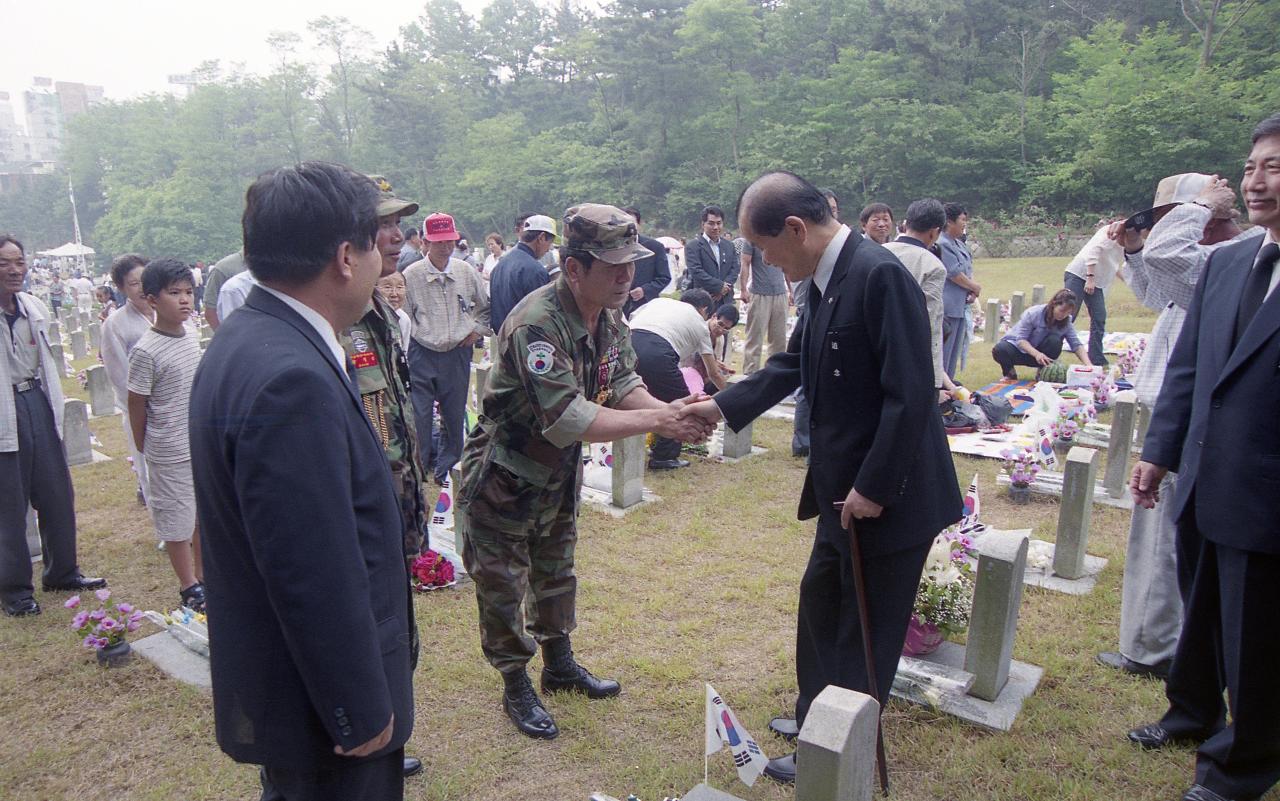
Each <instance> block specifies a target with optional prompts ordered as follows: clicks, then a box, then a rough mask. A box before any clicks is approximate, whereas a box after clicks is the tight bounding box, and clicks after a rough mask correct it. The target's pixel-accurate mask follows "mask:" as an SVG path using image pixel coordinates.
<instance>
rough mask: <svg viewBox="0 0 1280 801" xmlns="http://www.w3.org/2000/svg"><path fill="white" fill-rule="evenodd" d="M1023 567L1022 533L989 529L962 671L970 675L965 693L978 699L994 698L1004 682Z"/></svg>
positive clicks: (1024, 541) (1024, 544) (1015, 627)
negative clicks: (971, 683)
mask: <svg viewBox="0 0 1280 801" xmlns="http://www.w3.org/2000/svg"><path fill="white" fill-rule="evenodd" d="M1026 569H1027V535H1026V534H1015V533H1014V532H1009V531H993V532H991V533H990V534H988V535H987V536H986V537H984V538H983V540H982V550H981V551H980V552H979V554H978V576H977V581H976V583H975V585H974V590H973V611H972V612H971V613H970V616H969V636H968V639H967V645H966V646H965V651H964V669H965V670H966V671H968V672H969V673H972V674H973V676H974V681H973V686H972V687H971V688H970V689H969V694H970V695H973V696H975V697H977V698H981V699H982V700H984V701H995V700H996V698H998V697H999V695H1000V691H1001V690H1003V689H1004V686H1005V684H1007V683H1008V681H1009V664H1010V662H1011V661H1012V660H1013V639H1014V635H1015V634H1016V633H1017V630H1018V609H1019V607H1020V606H1021V604H1022V577H1023V574H1024V573H1025V572H1026Z"/></svg>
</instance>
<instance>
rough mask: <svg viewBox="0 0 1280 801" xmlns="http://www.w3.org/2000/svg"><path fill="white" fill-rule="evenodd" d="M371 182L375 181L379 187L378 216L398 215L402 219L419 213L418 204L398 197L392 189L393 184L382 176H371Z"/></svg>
mask: <svg viewBox="0 0 1280 801" xmlns="http://www.w3.org/2000/svg"><path fill="white" fill-rule="evenodd" d="M369 180H370V181H373V182H374V184H376V185H377V187H378V192H379V196H378V216H379V217H387V216H390V215H392V214H398V215H400V216H401V217H408V216H410V215H411V214H415V213H416V212H417V211H418V204H417V203H413V202H410V201H408V200H401V199H400V198H398V197H396V195H395V191H394V190H393V189H392V188H391V184H390V183H389V182H388V181H387V179H386V178H383V177H382V176H381V175H370V176H369Z"/></svg>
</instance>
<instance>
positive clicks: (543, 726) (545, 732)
mask: <svg viewBox="0 0 1280 801" xmlns="http://www.w3.org/2000/svg"><path fill="white" fill-rule="evenodd" d="M502 680H503V682H504V683H505V684H506V689H505V690H504V691H503V693H502V710H503V711H504V712H506V713H507V717H509V718H511V722H512V723H514V724H516V728H517V729H519V730H520V733H521V734H524V735H525V736H527V737H533V738H534V739H537V740H554V739H555V738H556V737H557V736H559V734H560V729H558V728H556V722H555V720H554V719H553V718H552V717H551V713H550V712H548V711H547V709H546V707H544V706H543V705H542V699H540V698H538V694H537V693H536V692H534V691H533V683H532V682H530V681H529V674H527V673H525V672H524V670H523V669H522V670H520V671H518V672H516V673H504V674H502Z"/></svg>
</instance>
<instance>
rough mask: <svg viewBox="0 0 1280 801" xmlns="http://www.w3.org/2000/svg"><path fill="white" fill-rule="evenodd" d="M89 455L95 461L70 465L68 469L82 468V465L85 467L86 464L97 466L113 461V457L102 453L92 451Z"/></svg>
mask: <svg viewBox="0 0 1280 801" xmlns="http://www.w3.org/2000/svg"><path fill="white" fill-rule="evenodd" d="M89 454H90V455H91V456H92V457H93V461H91V462H80V464H68V467H80V465H85V464H97V463H98V462H109V461H111V457H110V456H108V455H106V454H105V453H103V452H102V451H90V452H89Z"/></svg>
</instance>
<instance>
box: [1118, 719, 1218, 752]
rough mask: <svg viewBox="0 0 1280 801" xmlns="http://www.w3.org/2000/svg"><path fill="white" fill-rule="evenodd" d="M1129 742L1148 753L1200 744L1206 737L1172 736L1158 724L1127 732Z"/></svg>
mask: <svg viewBox="0 0 1280 801" xmlns="http://www.w3.org/2000/svg"><path fill="white" fill-rule="evenodd" d="M1128 737H1129V742H1131V743H1134V744H1136V745H1140V746H1142V747H1143V748H1145V749H1147V750H1148V751H1154V750H1155V749H1157V748H1164V747H1165V746H1169V745H1177V744H1182V743H1202V742H1204V741H1205V739H1206V737H1205V736H1204V735H1195V734H1173V733H1171V732H1170V731H1169V730H1167V729H1166V728H1165V727H1164V726H1162V725H1160V724H1159V723H1148V724H1147V725H1146V726H1140V727H1139V728H1136V729H1134V730H1133V731H1131V732H1129V735H1128Z"/></svg>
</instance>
